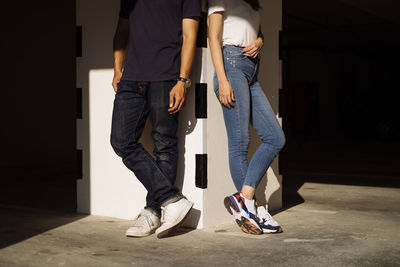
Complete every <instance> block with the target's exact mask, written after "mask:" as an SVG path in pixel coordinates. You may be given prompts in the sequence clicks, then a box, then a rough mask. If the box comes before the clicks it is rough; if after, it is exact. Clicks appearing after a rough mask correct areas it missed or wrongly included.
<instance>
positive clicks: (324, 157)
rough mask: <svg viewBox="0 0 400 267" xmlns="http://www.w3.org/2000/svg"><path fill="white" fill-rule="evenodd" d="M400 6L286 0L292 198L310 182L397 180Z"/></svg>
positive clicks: (286, 173) (287, 179)
mask: <svg viewBox="0 0 400 267" xmlns="http://www.w3.org/2000/svg"><path fill="white" fill-rule="evenodd" d="M399 10H400V3H398V1H390V0H385V1H382V0H379V1H378V0H371V1H362V0H361V1H359V0H324V1H320V0H304V1H297V0H284V6H283V12H284V14H283V32H282V36H281V37H282V38H281V57H282V60H283V90H282V95H281V103H280V104H281V111H280V112H281V115H282V117H283V127H284V130H285V133H286V137H287V144H286V147H285V149H284V151H282V153H281V156H280V170H281V173H282V174H283V183H284V186H283V190H284V197H286V201H288V198H287V197H288V196H289V198H290V194H291V193H293V192H294V191H295V189H296V188H297V187H298V186H300V185H301V184H302V182H304V181H306V180H307V181H311V180H312V181H318V182H323V183H339V184H365V185H378V186H398V185H399V179H398V178H399V177H400V104H399V99H400V82H399V81H398V79H399V77H400V64H399V62H400V50H399V47H400V17H399V16H398V12H399ZM285 195H286V196H285Z"/></svg>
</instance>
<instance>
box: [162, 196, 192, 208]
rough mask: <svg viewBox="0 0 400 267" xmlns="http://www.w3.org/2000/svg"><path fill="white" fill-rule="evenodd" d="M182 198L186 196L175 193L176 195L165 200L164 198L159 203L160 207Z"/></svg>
mask: <svg viewBox="0 0 400 267" xmlns="http://www.w3.org/2000/svg"><path fill="white" fill-rule="evenodd" d="M182 198H186V197H185V196H184V195H182V194H176V195H174V196H172V197H169V198H167V200H165V201H164V202H163V203H162V204H161V207H165V206H167V205H169V204H171V203H175V202H177V201H179V200H181V199H182Z"/></svg>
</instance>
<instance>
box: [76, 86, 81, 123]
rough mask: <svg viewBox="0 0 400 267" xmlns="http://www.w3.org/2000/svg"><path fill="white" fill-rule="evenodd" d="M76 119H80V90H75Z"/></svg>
mask: <svg viewBox="0 0 400 267" xmlns="http://www.w3.org/2000/svg"><path fill="white" fill-rule="evenodd" d="M76 118H77V119H82V88H76Z"/></svg>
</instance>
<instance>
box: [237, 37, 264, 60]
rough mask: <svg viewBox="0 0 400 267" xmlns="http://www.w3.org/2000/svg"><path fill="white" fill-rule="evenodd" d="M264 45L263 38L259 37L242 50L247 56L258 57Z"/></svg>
mask: <svg viewBox="0 0 400 267" xmlns="http://www.w3.org/2000/svg"><path fill="white" fill-rule="evenodd" d="M263 45H264V41H263V39H262V38H260V37H259V38H258V39H257V40H255V41H254V42H252V43H251V44H249V45H248V46H246V47H245V48H244V49H243V51H242V52H243V54H245V56H247V57H252V58H256V57H257V56H258V55H259V54H260V51H261V48H262V47H263Z"/></svg>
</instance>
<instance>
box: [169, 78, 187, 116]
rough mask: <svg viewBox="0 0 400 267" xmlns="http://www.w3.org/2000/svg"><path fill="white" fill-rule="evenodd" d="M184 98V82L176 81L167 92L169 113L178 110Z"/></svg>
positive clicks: (183, 102)
mask: <svg viewBox="0 0 400 267" xmlns="http://www.w3.org/2000/svg"><path fill="white" fill-rule="evenodd" d="M185 100H186V84H185V83H184V82H181V81H179V82H177V83H176V85H175V86H174V88H172V90H171V92H170V93H169V109H168V112H169V113H171V114H174V113H177V112H178V111H180V110H181V109H182V108H183V106H184V104H185Z"/></svg>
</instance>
